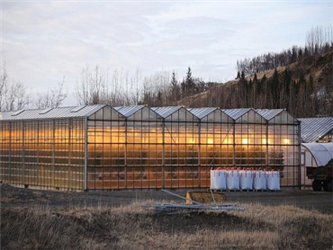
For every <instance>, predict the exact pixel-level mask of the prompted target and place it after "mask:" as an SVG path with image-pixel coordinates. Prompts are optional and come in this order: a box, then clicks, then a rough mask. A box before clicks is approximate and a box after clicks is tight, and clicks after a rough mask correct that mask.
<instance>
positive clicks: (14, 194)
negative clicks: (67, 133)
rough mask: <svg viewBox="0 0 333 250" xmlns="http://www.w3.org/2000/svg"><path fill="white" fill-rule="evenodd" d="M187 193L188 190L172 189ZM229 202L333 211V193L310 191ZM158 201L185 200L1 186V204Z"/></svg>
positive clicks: (238, 195) (246, 195)
mask: <svg viewBox="0 0 333 250" xmlns="http://www.w3.org/2000/svg"><path fill="white" fill-rule="evenodd" d="M173 192H175V193H177V194H179V195H182V196H185V194H186V191H185V190H177V191H173ZM225 195H226V197H227V201H228V202H239V203H252V204H262V205H273V206H275V205H295V206H297V207H300V208H305V209H316V210H319V211H321V212H324V213H331V214H333V193H332V192H324V191H322V192H314V191H310V190H282V191H281V192H225ZM144 200H156V201H161V200H163V201H165V202H170V201H174V202H183V200H182V199H179V198H177V197H174V196H171V195H169V194H166V193H164V192H162V191H160V190H125V191H89V192H63V191H45V190H34V189H24V188H17V187H12V186H9V185H6V184H2V185H1V186H0V201H1V205H2V206H6V207H7V206H20V207H31V206H60V207H72V206H120V205H125V204H129V203H132V202H133V201H144Z"/></svg>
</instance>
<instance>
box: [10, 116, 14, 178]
mask: <svg viewBox="0 0 333 250" xmlns="http://www.w3.org/2000/svg"><path fill="white" fill-rule="evenodd" d="M12 126H13V122H9V183H12V129H13V128H12Z"/></svg>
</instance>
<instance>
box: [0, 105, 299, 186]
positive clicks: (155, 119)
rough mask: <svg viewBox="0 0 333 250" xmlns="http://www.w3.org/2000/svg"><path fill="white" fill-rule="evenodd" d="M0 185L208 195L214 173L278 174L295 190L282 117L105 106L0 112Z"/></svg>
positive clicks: (290, 133)
mask: <svg viewBox="0 0 333 250" xmlns="http://www.w3.org/2000/svg"><path fill="white" fill-rule="evenodd" d="M0 115H1V116H0V164H1V165H0V169H1V172H0V174H1V175H0V176H1V181H2V182H6V183H11V184H16V185H28V186H39V187H43V188H48V187H49V188H62V189H79V190H83V189H159V188H207V187H209V183H210V180H209V178H210V176H209V171H210V170H211V169H214V168H218V167H220V168H246V169H250V168H251V169H257V168H262V169H276V170H280V171H281V176H282V178H281V186H284V187H299V186H300V183H301V180H300V179H301V175H300V134H299V133H300V130H299V122H298V121H297V120H296V119H294V118H293V117H292V116H291V115H290V114H288V112H287V111H285V110H254V109H234V110H221V109H218V108H199V109H190V108H189V109H186V108H184V107H159V108H149V107H147V106H130V107H110V106H107V105H95V106H83V107H68V108H57V109H48V110H25V111H18V112H3V113H0Z"/></svg>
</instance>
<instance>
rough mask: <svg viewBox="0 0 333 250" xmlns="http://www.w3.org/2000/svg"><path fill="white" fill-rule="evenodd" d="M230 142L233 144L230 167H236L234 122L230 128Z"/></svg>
mask: <svg viewBox="0 0 333 250" xmlns="http://www.w3.org/2000/svg"><path fill="white" fill-rule="evenodd" d="M232 142H233V149H232V150H233V152H232V161H233V162H232V165H233V166H234V167H236V159H235V158H236V121H234V124H233V128H232Z"/></svg>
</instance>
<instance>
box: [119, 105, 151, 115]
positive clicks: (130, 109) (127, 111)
mask: <svg viewBox="0 0 333 250" xmlns="http://www.w3.org/2000/svg"><path fill="white" fill-rule="evenodd" d="M144 107H145V106H144V105H134V106H123V107H115V108H114V109H115V110H117V111H118V112H119V113H120V114H122V115H123V116H125V117H129V116H131V115H133V114H134V113H136V112H138V111H139V110H140V109H142V108H144Z"/></svg>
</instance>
